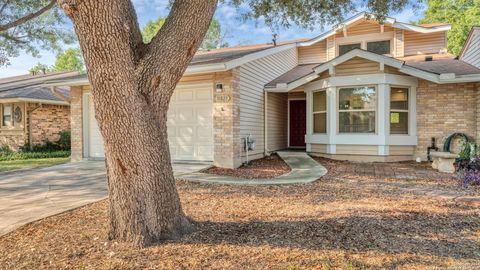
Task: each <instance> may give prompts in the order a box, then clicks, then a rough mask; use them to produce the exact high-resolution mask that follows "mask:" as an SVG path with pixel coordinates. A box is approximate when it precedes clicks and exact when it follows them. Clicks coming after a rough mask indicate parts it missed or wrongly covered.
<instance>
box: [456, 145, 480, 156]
mask: <svg viewBox="0 0 480 270" xmlns="http://www.w3.org/2000/svg"><path fill="white" fill-rule="evenodd" d="M477 154H478V153H477V146H476V145H475V144H474V143H472V142H466V143H465V144H464V145H463V148H462V151H460V153H458V157H459V158H460V159H462V160H469V159H472V158H474V157H476V156H478V155H477Z"/></svg>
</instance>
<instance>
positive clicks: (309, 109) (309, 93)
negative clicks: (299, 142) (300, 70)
mask: <svg viewBox="0 0 480 270" xmlns="http://www.w3.org/2000/svg"><path fill="white" fill-rule="evenodd" d="M305 97H306V103H305V104H306V106H307V134H306V135H305V141H306V142H307V136H309V135H312V134H313V101H312V99H313V93H312V91H305ZM306 146H307V149H306V150H307V152H311V151H312V144H311V143H307V144H306Z"/></svg>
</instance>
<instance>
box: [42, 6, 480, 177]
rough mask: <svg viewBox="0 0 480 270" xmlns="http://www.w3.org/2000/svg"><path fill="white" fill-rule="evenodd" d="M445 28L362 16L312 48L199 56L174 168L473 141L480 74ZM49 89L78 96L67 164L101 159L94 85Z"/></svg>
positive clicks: (67, 82) (176, 106)
mask: <svg viewBox="0 0 480 270" xmlns="http://www.w3.org/2000/svg"><path fill="white" fill-rule="evenodd" d="M450 28H451V26H450V25H448V24H441V23H440V24H429V25H412V24H408V23H403V22H398V21H396V20H395V19H394V18H386V20H384V21H383V23H379V22H378V21H376V20H375V19H374V18H372V17H371V16H367V15H366V14H365V13H360V14H358V15H356V16H354V17H352V18H350V19H348V20H346V21H344V22H343V23H342V24H340V25H338V26H336V27H334V28H333V29H332V30H330V31H328V32H325V33H323V34H322V35H320V36H318V37H315V38H312V39H306V40H300V41H291V42H284V43H280V42H274V43H272V44H261V45H251V46H239V47H232V48H222V49H214V50H210V51H199V52H198V53H197V54H196V56H195V57H194V59H193V61H192V62H191V64H190V65H189V67H188V68H187V71H186V73H185V74H184V77H183V78H182V79H181V81H180V83H179V84H178V86H177V89H176V90H175V93H174V95H173V97H172V100H171V105H170V111H169V119H168V134H169V142H170V152H171V156H172V159H173V160H174V161H176V160H182V161H186V160H188V161H211V162H213V164H214V165H216V166H220V167H226V168H236V167H238V166H240V165H241V164H242V163H243V162H244V161H245V160H246V159H247V156H248V158H250V159H255V158H261V157H263V156H265V155H269V154H270V153H272V152H275V151H278V150H281V149H288V148H297V149H304V150H305V151H306V152H308V153H311V154H312V155H318V156H326V157H330V158H337V159H348V160H357V161H399V160H412V159H415V158H417V157H420V158H422V159H426V156H427V147H429V146H430V144H431V139H432V138H436V140H437V143H438V145H439V146H441V144H442V141H443V139H444V138H445V137H446V136H448V135H450V134H451V133H453V132H464V133H467V134H468V135H470V136H471V137H473V138H476V137H477V136H479V135H480V132H479V131H480V122H479V121H478V120H479V119H480V118H479V117H477V112H480V111H479V110H477V106H478V105H477V104H480V96H479V95H478V91H479V86H480V84H479V82H480V69H479V68H478V67H475V66H473V65H471V64H469V63H467V62H465V61H463V60H461V59H458V58H456V57H455V56H454V55H451V54H449V53H448V52H447V32H448V30H449V29H450ZM474 54H475V52H474ZM48 85H50V86H54V87H56V86H70V87H71V99H72V102H71V117H72V120H71V125H72V159H73V160H80V159H83V158H101V157H104V150H103V142H102V138H101V136H100V133H99V131H98V127H97V124H96V121H95V117H94V110H93V105H92V99H91V96H90V95H91V94H90V84H89V82H88V79H87V77H86V76H74V77H71V78H66V79H60V80H51V81H50V82H48ZM247 136H249V137H250V138H252V139H253V140H254V141H255V147H253V148H252V149H250V150H249V151H248V153H247V151H246V148H247V147H245V140H246V138H247Z"/></svg>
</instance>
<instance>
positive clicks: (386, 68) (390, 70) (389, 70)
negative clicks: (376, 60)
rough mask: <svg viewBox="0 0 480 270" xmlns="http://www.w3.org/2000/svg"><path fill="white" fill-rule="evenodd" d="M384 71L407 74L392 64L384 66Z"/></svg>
mask: <svg viewBox="0 0 480 270" xmlns="http://www.w3.org/2000/svg"><path fill="white" fill-rule="evenodd" d="M384 72H385V73H389V74H396V75H403V76H407V75H406V74H405V73H402V72H400V71H399V70H398V68H394V67H391V66H385V67H384Z"/></svg>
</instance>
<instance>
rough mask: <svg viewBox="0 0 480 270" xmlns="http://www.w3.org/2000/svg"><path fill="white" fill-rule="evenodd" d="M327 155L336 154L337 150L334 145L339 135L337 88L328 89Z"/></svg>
mask: <svg viewBox="0 0 480 270" xmlns="http://www.w3.org/2000/svg"><path fill="white" fill-rule="evenodd" d="M326 91H327V135H328V144H327V153H328V154H336V153H337V148H336V145H335V143H334V141H335V136H336V135H337V88H336V87H328V88H327V90H326Z"/></svg>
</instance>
